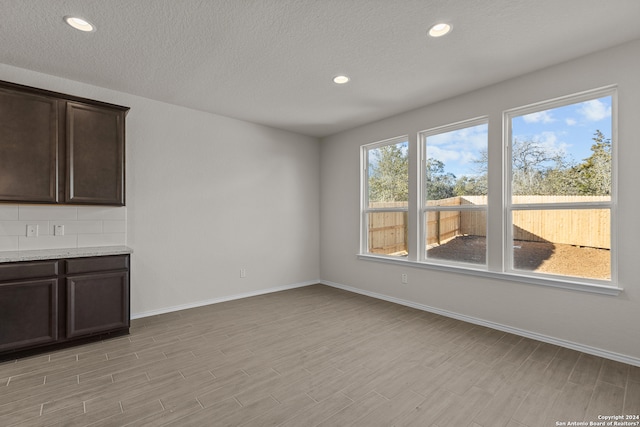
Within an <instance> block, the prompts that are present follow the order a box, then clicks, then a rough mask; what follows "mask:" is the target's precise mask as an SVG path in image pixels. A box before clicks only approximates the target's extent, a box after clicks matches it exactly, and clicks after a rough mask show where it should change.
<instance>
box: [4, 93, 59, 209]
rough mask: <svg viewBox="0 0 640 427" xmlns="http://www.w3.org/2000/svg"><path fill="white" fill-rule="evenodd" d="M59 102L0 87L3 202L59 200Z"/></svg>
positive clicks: (48, 201) (49, 201) (47, 201)
mask: <svg viewBox="0 0 640 427" xmlns="http://www.w3.org/2000/svg"><path fill="white" fill-rule="evenodd" d="M58 132H59V128H58V101H56V100H55V99H52V98H48V97H45V96H38V95H34V94H31V93H20V92H16V91H13V90H11V89H5V88H0V201H9V202H11V201H19V202H42V203H56V202H57V201H58V169H57V159H58Z"/></svg>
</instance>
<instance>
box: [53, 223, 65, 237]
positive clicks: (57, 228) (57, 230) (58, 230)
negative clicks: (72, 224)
mask: <svg viewBox="0 0 640 427" xmlns="http://www.w3.org/2000/svg"><path fill="white" fill-rule="evenodd" d="M53 235H54V236H64V225H54V226H53Z"/></svg>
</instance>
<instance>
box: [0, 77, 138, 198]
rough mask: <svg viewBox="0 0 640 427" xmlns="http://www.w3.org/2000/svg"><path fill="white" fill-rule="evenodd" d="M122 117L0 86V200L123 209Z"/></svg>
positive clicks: (79, 101) (117, 111)
mask: <svg viewBox="0 0 640 427" xmlns="http://www.w3.org/2000/svg"><path fill="white" fill-rule="evenodd" d="M128 111H129V108H127V107H122V106H118V105H113V104H107V103H104V102H99V101H94V100H90V99H85V98H79V97H75V96H71V95H65V94H61V93H56V92H50V91H45V90H41V89H36V88H32V87H28V86H22V85H16V84H13V83H8V82H1V81H0V202H14V203H16V202H19V203H64V204H84V205H111V206H124V205H125V116H126V114H127V112H128Z"/></svg>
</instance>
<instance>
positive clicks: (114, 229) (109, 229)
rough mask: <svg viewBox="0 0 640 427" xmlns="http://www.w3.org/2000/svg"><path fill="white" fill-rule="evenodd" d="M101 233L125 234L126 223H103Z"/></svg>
mask: <svg viewBox="0 0 640 427" xmlns="http://www.w3.org/2000/svg"><path fill="white" fill-rule="evenodd" d="M102 229H103V233H125V232H126V231H127V222H126V221H104V223H103V228H102Z"/></svg>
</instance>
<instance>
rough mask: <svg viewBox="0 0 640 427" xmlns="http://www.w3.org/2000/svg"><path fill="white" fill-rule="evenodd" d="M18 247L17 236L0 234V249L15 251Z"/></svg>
mask: <svg viewBox="0 0 640 427" xmlns="http://www.w3.org/2000/svg"><path fill="white" fill-rule="evenodd" d="M18 249H20V246H19V244H18V236H0V251H17V250H18Z"/></svg>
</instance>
